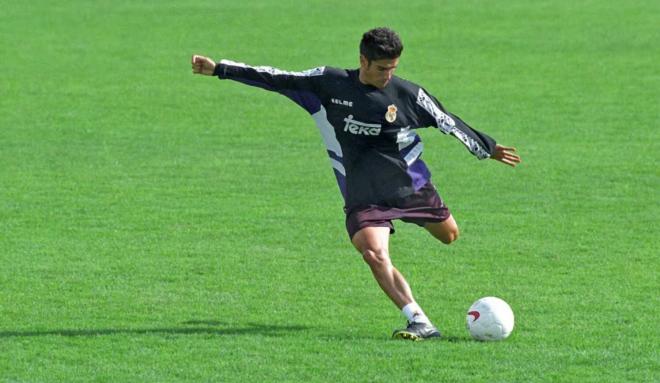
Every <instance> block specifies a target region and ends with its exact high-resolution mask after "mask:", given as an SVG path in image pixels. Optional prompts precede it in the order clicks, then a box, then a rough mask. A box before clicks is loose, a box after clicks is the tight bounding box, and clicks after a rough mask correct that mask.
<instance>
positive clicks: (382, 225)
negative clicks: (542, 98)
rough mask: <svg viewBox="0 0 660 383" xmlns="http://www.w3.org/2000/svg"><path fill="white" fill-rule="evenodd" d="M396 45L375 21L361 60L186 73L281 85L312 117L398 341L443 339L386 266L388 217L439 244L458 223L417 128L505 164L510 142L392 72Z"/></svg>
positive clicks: (510, 161) (229, 64) (195, 63)
mask: <svg viewBox="0 0 660 383" xmlns="http://www.w3.org/2000/svg"><path fill="white" fill-rule="evenodd" d="M402 51H403V44H402V43H401V40H400V38H399V36H398V35H397V34H396V33H395V32H394V31H392V30H390V29H388V28H376V29H372V30H370V31H368V32H366V33H364V35H363V36H362V41H361V42H360V68H359V69H338V68H332V67H320V68H315V69H310V70H307V71H304V72H287V71H283V70H280V69H276V68H272V67H267V66H250V65H246V64H242V63H238V62H233V61H229V60H222V61H220V62H218V63H216V62H215V61H213V60H211V59H210V58H208V57H204V56H200V55H194V56H193V57H192V69H193V73H196V74H203V75H208V76H217V77H219V78H220V79H231V80H235V81H238V82H242V83H244V84H247V85H251V86H256V87H260V88H263V89H266V90H269V91H274V92H278V93H280V94H282V95H284V96H286V97H288V98H290V99H291V100H292V101H294V102H295V103H297V104H298V105H300V106H301V107H302V108H304V109H305V110H307V112H309V114H310V115H311V116H312V118H313V119H314V121H315V122H316V126H317V127H318V129H319V130H320V132H321V136H322V137H323V141H324V142H325V146H326V148H327V151H328V156H329V157H330V162H331V164H332V168H333V171H334V173H335V177H336V178H337V183H338V184H339V189H340V191H341V193H342V196H343V197H344V202H345V207H344V212H345V213H346V229H347V231H348V235H349V237H350V239H351V242H352V243H353V245H354V246H355V248H356V249H357V250H358V251H359V252H360V254H362V257H363V259H364V261H365V262H366V263H367V264H368V265H369V267H370V268H371V271H372V273H373V276H374V278H375V279H376V281H377V282H378V284H379V285H380V287H381V288H382V289H383V291H384V292H385V294H387V296H388V297H389V298H390V299H391V300H392V302H394V304H395V305H396V306H397V307H398V308H399V309H400V310H401V311H402V312H403V314H404V315H405V317H406V318H407V319H408V323H407V327H406V328H404V329H400V330H396V331H394V334H393V337H394V338H398V339H410V340H423V339H428V338H437V337H440V332H439V331H438V330H437V328H436V327H435V326H434V325H433V324H432V323H431V321H430V320H429V318H428V317H427V316H426V314H424V311H423V310H422V308H421V307H420V306H419V304H418V303H417V302H416V301H415V299H414V297H413V294H412V291H411V289H410V286H409V285H408V282H406V279H405V278H404V277H403V275H402V274H401V273H400V272H399V271H398V270H397V269H396V268H395V267H394V266H393V265H392V261H391V259H390V254H389V238H390V235H391V234H393V233H394V226H393V225H392V220H394V219H399V220H402V221H404V222H410V223H414V224H417V225H419V226H421V227H423V228H424V229H426V230H427V231H428V232H429V233H431V235H433V237H435V238H437V239H438V240H440V241H442V242H443V243H445V244H450V243H452V242H453V241H455V240H456V239H457V238H458V233H459V232H458V226H457V225H456V221H455V220H454V217H453V216H452V215H451V213H450V212H449V209H448V208H447V206H446V205H445V203H444V202H443V201H442V199H441V198H440V196H439V195H438V192H437V190H436V188H435V186H434V185H433V184H432V183H431V173H430V171H429V169H428V168H427V167H426V164H425V163H424V162H423V161H422V160H421V155H422V150H423V148H424V146H423V144H422V141H421V139H420V138H419V136H418V135H417V133H416V132H415V130H416V129H418V128H424V127H430V126H433V127H435V128H437V129H438V130H439V131H440V132H442V133H444V134H448V135H452V136H454V137H455V138H457V139H458V140H459V141H460V142H461V143H463V145H465V146H466V147H467V149H468V150H469V151H470V153H472V154H473V155H474V156H476V157H477V158H479V159H486V158H491V159H494V160H497V161H500V162H502V163H504V164H507V165H510V166H516V165H517V164H518V163H520V157H519V156H518V155H517V154H516V153H515V151H516V150H515V149H514V148H511V147H505V146H501V145H498V144H497V143H496V142H495V140H493V139H492V138H491V137H489V136H487V135H485V134H483V133H481V132H479V131H477V130H475V129H472V128H471V127H470V126H469V125H467V124H466V123H465V122H463V121H462V120H461V119H460V118H459V117H457V116H456V115H453V114H451V113H449V112H448V111H447V110H445V108H444V107H443V106H442V104H440V102H439V101H438V100H437V99H436V98H435V97H433V96H432V95H431V94H430V93H428V92H427V91H426V90H425V89H424V88H421V87H420V86H418V85H416V84H414V83H412V82H409V81H406V80H404V79H402V78H399V77H397V76H394V71H395V70H396V68H397V66H398V65H399V57H400V56H401V52H402Z"/></svg>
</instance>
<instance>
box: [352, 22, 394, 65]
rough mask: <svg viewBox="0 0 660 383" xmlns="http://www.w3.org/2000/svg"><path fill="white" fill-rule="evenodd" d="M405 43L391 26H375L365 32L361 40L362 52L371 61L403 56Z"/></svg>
mask: <svg viewBox="0 0 660 383" xmlns="http://www.w3.org/2000/svg"><path fill="white" fill-rule="evenodd" d="M402 51H403V43H402V42H401V39H400V38H399V35H398V34H397V33H396V32H394V31H393V30H391V29H389V28H374V29H372V30H369V31H367V32H365V33H364V34H363V35H362V41H360V54H361V55H363V56H364V57H366V58H367V60H368V61H369V62H371V61H373V60H382V59H395V58H398V57H399V56H401V52H402Z"/></svg>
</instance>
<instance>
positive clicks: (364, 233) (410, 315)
mask: <svg viewBox="0 0 660 383" xmlns="http://www.w3.org/2000/svg"><path fill="white" fill-rule="evenodd" d="M389 238H390V228H389V227H365V228H363V229H361V230H360V231H358V232H357V233H356V234H355V235H354V236H353V238H352V242H353V245H354V246H355V248H356V249H357V250H358V251H359V252H360V254H362V257H363V259H364V261H365V262H366V263H367V264H368V265H369V267H370V268H371V272H372V274H373V275H374V278H375V279H376V281H377V282H378V284H379V285H380V287H381V289H382V290H383V291H384V292H385V294H386V295H387V296H388V297H389V298H390V299H391V300H392V302H394V304H395V305H396V306H397V307H398V308H399V309H401V311H402V312H403V314H404V315H405V316H406V318H407V319H408V327H407V328H405V329H401V330H396V331H395V332H394V334H393V337H394V338H401V339H411V340H422V339H426V338H435V337H439V336H440V332H439V331H438V330H437V329H436V328H435V327H434V326H433V324H431V321H430V320H429V319H428V317H427V316H426V314H424V311H422V308H421V307H420V306H419V305H418V304H417V302H415V300H414V298H413V295H412V291H411V290H410V286H409V285H408V282H407V281H406V279H405V278H404V277H403V275H402V274H401V273H400V272H399V271H398V270H397V269H396V268H395V267H394V265H393V264H392V261H391V259H390V255H389Z"/></svg>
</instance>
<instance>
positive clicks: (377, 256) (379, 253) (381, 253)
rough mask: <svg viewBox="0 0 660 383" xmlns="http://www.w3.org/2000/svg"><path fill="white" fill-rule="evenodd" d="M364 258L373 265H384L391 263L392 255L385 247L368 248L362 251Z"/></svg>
mask: <svg viewBox="0 0 660 383" xmlns="http://www.w3.org/2000/svg"><path fill="white" fill-rule="evenodd" d="M362 258H363V259H364V261H365V262H367V264H368V265H369V266H371V267H382V266H387V265H389V264H390V255H389V253H388V252H387V250H385V249H380V248H374V249H371V248H370V249H367V250H365V251H363V252H362Z"/></svg>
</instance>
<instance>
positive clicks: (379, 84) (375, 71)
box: [360, 55, 399, 89]
mask: <svg viewBox="0 0 660 383" xmlns="http://www.w3.org/2000/svg"><path fill="white" fill-rule="evenodd" d="M398 65H399V58H398V57H397V58H395V59H381V60H372V61H369V60H367V58H366V57H364V56H362V55H360V81H362V82H363V83H365V84H367V85H372V86H375V87H376V88H379V89H382V88H385V86H387V84H388V83H389V82H390V80H391V79H392V76H393V75H394V70H395V69H396V67H397V66H398Z"/></svg>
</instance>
